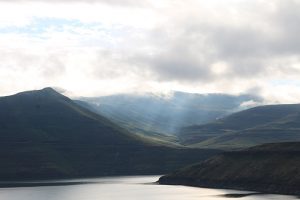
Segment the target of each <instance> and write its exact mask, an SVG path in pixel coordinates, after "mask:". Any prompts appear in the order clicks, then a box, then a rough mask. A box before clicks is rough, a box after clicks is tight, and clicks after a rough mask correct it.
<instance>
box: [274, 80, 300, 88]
mask: <svg viewBox="0 0 300 200" xmlns="http://www.w3.org/2000/svg"><path fill="white" fill-rule="evenodd" d="M271 84H272V85H274V86H282V85H293V86H297V87H300V80H289V79H280V80H273V81H271Z"/></svg>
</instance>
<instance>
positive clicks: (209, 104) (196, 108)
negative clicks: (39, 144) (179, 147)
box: [81, 92, 262, 135]
mask: <svg viewBox="0 0 300 200" xmlns="http://www.w3.org/2000/svg"><path fill="white" fill-rule="evenodd" d="M82 100H84V101H86V102H89V103H90V104H86V106H88V107H89V109H92V110H94V111H95V112H97V113H99V114H101V115H103V116H105V117H107V118H109V119H111V120H113V121H115V122H117V123H118V124H120V125H122V126H123V127H125V128H127V129H129V130H131V131H132V132H138V133H144V134H145V135H149V134H150V135H151V133H155V134H157V133H165V134H171V135H173V134H176V133H177V131H178V130H179V128H180V127H182V126H188V125H193V124H204V123H207V122H210V121H213V120H215V119H216V118H220V117H223V116H225V115H228V114H230V113H232V112H234V111H235V110H237V109H243V108H242V107H241V104H242V103H243V102H247V101H255V102H260V101H262V99H261V98H259V97H256V96H252V95H240V96H232V95H226V94H205V95H204V94H192V93H184V92H174V93H173V94H170V95H165V96H158V95H155V94H120V95H111V96H104V97H95V98H82ZM81 103H82V102H81Z"/></svg>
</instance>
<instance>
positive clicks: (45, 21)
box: [0, 18, 105, 37]
mask: <svg viewBox="0 0 300 200" xmlns="http://www.w3.org/2000/svg"><path fill="white" fill-rule="evenodd" d="M66 26H68V27H80V28H85V29H93V28H96V27H97V29H99V27H101V23H98V22H97V23H83V22H81V21H79V20H72V19H62V18H33V19H32V20H31V23H30V24H29V25H26V26H22V27H19V26H6V27H2V28H0V33H4V34H9V33H15V34H26V35H28V36H33V37H34V36H38V35H40V34H43V33H45V32H47V31H48V30H49V29H50V28H51V29H52V30H54V31H57V32H62V31H64V30H65V27H66ZM103 29H105V28H103Z"/></svg>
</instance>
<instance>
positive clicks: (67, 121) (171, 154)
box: [0, 88, 218, 180]
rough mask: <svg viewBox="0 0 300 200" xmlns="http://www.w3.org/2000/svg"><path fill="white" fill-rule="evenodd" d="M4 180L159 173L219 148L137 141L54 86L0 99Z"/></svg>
mask: <svg viewBox="0 0 300 200" xmlns="http://www.w3.org/2000/svg"><path fill="white" fill-rule="evenodd" d="M0 110H1V112H0V143H1V145H0V160H1V162H0V179H1V180H15V179H45V178H47V179H48V178H70V177H71V178H74V177H88V176H108V175H130V174H160V173H164V172H168V171H170V170H172V169H174V168H175V167H179V166H182V165H184V164H187V163H192V162H195V161H196V160H198V159H204V158H207V157H209V156H211V155H214V154H215V153H217V152H218V151H216V150H197V149H190V148H183V147H180V146H172V147H170V146H171V145H169V146H165V145H164V144H162V143H160V142H153V140H147V139H146V138H141V137H137V136H135V135H133V134H131V133H129V132H128V131H127V130H125V129H123V128H120V127H119V126H117V125H116V124H114V123H112V122H111V121H110V120H108V119H107V118H105V117H103V116H100V115H98V114H96V113H93V112H91V111H89V110H88V109H86V108H84V107H81V106H79V105H78V104H76V103H74V102H73V101H72V100H71V99H69V98H67V97H65V96H63V95H61V94H59V93H58V92H56V91H55V90H53V89H52V88H45V89H42V90H36V91H27V92H21V93H18V94H16V95H12V96H6V97H0Z"/></svg>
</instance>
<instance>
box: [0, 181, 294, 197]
mask: <svg viewBox="0 0 300 200" xmlns="http://www.w3.org/2000/svg"><path fill="white" fill-rule="evenodd" d="M158 178H159V176H130V177H109V178H93V179H76V180H60V181H44V182H30V183H28V185H27V186H26V187H24V186H25V185H26V184H25V183H22V187H12V185H11V187H10V188H1V189H0V200H135V199H136V200H199V199H204V200H225V199H226V200H230V199H243V200H262V199H264V200H265V199H272V200H276V199H280V200H291V199H298V198H297V197H294V196H284V195H267V194H254V193H253V192H246V191H236V190H221V189H207V188H196V187H186V186H166V185H157V184H153V183H154V182H155V181H157V180H158ZM41 185H42V186H41Z"/></svg>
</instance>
